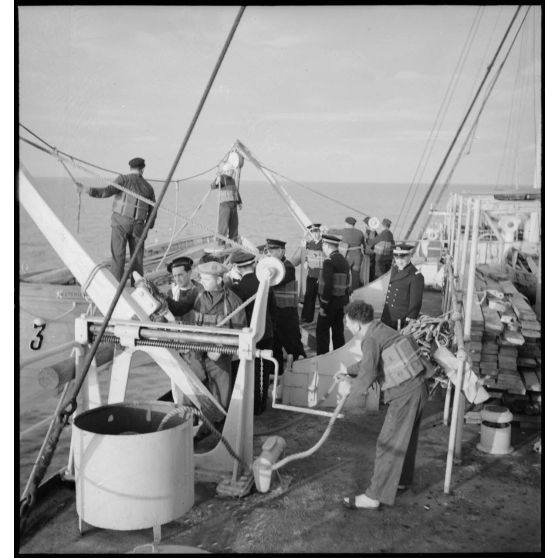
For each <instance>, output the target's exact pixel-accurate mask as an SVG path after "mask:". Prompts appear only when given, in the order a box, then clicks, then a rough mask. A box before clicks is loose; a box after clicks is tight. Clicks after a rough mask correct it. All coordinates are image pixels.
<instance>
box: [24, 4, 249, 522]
mask: <svg viewBox="0 0 558 558" xmlns="http://www.w3.org/2000/svg"><path fill="white" fill-rule="evenodd" d="M244 10H245V6H241V8H240V10H239V12H238V14H237V16H236V18H235V21H234V23H233V26H232V29H231V31H230V32H229V35H228V37H227V40H226V42H225V45H224V46H223V48H222V50H221V54H220V55H219V59H218V61H217V64H216V65H215V67H214V69H213V72H212V74H211V77H210V79H209V82H208V84H207V86H206V88H205V91H204V93H203V96H202V99H201V101H200V103H199V104H198V108H197V110H196V113H195V115H194V117H193V119H192V121H191V123H190V126H189V128H188V131H187V132H186V135H185V137H184V140H183V141H182V144H181V145H180V148H179V150H178V153H177V155H176V158H175V160H174V163H173V165H172V167H171V170H170V172H169V176H168V178H167V180H166V181H165V185H164V186H163V190H162V192H161V195H160V197H159V201H158V202H157V204H156V205H155V210H154V211H152V212H151V213H150V215H149V218H148V220H147V223H146V225H145V227H144V229H143V232H142V234H141V237H140V238H139V240H138V243H137V246H136V249H135V250H134V253H133V254H132V257H131V258H130V265H129V267H128V269H126V270H125V271H124V274H123V276H122V278H121V280H120V283H119V285H118V287H117V289H116V292H115V293H114V297H113V299H112V301H111V304H110V306H109V308H108V310H107V313H106V315H105V317H104V319H103V323H102V324H101V330H100V334H99V336H98V337H97V339H95V342H94V343H93V346H92V347H91V349H90V350H89V351H88V353H87V355H86V356H85V359H84V363H83V368H82V372H81V375H80V376H79V378H77V379H76V382H75V387H74V390H73V392H72V395H71V397H70V401H69V403H68V404H67V405H66V407H65V408H64V409H63V410H62V409H60V410H59V412H58V413H57V414H56V416H55V417H54V418H53V420H52V422H51V424H50V427H49V431H48V433H47V436H46V438H45V441H44V445H43V447H44V450H43V451H41V452H40V455H39V457H40V459H41V467H40V469H37V470H34V471H33V472H32V473H31V476H30V478H29V482H28V484H29V485H30V487H31V489H30V493H29V497H28V498H27V505H25V506H23V507H21V508H20V530H23V528H24V526H25V524H26V520H27V517H28V514H29V511H30V508H31V504H32V502H33V500H34V497H35V493H36V489H37V487H38V485H39V483H40V482H41V480H42V479H43V477H44V475H45V473H46V470H47V468H48V466H49V465H50V462H51V461H52V456H53V454H54V451H55V449H56V446H57V444H58V440H59V439H60V435H61V434H62V430H63V429H64V426H66V424H67V423H68V420H69V418H70V416H71V415H72V414H73V413H74V412H75V410H76V407H77V401H76V397H77V394H78V393H79V390H80V389H81V386H82V385H83V382H84V381H85V378H86V375H87V372H88V371H89V368H90V366H91V363H92V362H93V359H94V357H95V353H96V351H97V349H98V348H99V345H100V343H101V338H102V334H103V333H104V331H105V330H106V328H107V325H108V323H109V321H110V319H111V317H112V313H113V312H114V309H115V308H116V305H117V303H118V300H119V299H120V295H121V294H122V291H123V290H124V286H125V285H126V281H127V280H128V277H129V276H130V274H131V272H132V268H133V267H134V264H135V262H136V260H137V259H138V256H139V253H140V250H142V249H143V245H144V242H145V239H146V238H147V234H148V232H149V229H150V228H151V226H152V225H153V223H154V221H155V216H156V213H157V209H158V208H159V206H160V205H161V202H162V201H163V198H164V196H165V193H166V191H167V189H168V186H169V184H170V181H171V180H172V175H173V174H174V171H175V170H176V167H177V166H178V163H179V161H180V158H181V157H182V153H183V152H184V149H185V148H186V145H187V143H188V140H189V139H190V136H191V135H192V132H193V130H194V127H195V125H196V122H197V120H198V118H199V115H200V114H201V111H202V108H203V106H204V104H205V101H206V99H207V97H208V95H209V92H210V90H211V87H212V85H213V82H214V81H215V78H216V76H217V72H218V70H219V68H220V66H221V63H222V61H223V59H224V57H225V54H226V52H227V50H228V47H229V45H230V43H231V41H232V38H233V36H234V33H235V31H236V28H237V27H238V24H239V23H240V18H241V17H242V14H243V13H244Z"/></svg>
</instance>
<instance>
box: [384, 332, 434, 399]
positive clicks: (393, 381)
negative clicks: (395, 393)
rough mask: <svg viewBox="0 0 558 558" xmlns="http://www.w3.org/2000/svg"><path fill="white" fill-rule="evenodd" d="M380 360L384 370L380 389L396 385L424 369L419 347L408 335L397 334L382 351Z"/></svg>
mask: <svg viewBox="0 0 558 558" xmlns="http://www.w3.org/2000/svg"><path fill="white" fill-rule="evenodd" d="M380 360H381V364H382V367H383V370H384V382H383V384H382V385H381V389H382V391H384V390H386V389H389V388H392V387H395V386H398V385H399V384H402V383H403V382H405V381H407V380H410V379H411V378H414V377H415V376H417V375H418V374H420V373H421V372H422V371H423V370H424V365H423V363H422V360H421V358H420V355H419V347H418V345H417V343H416V341H415V340H414V338H413V337H411V336H410V335H398V336H397V337H396V339H395V341H394V342H393V343H391V344H390V345H388V346H387V347H386V348H385V349H384V350H383V351H382V354H381V357H380Z"/></svg>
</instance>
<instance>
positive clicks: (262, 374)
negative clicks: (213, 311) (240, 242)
mask: <svg viewBox="0 0 558 558" xmlns="http://www.w3.org/2000/svg"><path fill="white" fill-rule="evenodd" d="M230 263H231V264H232V265H233V269H234V271H235V275H238V276H239V277H240V281H238V282H237V283H233V286H232V287H231V290H232V291H233V292H234V293H235V294H236V295H237V296H238V297H239V298H240V300H242V302H245V301H246V300H248V299H249V298H250V297H252V296H253V295H255V294H256V293H257V292H258V287H259V286H260V282H259V280H258V278H257V277H256V256H254V254H250V253H249V252H244V251H242V250H240V251H238V252H235V253H234V254H233V255H232V256H231V259H230ZM273 305H274V298H273V292H272V290H271V289H270V290H269V294H268V297H267V308H266V314H265V330H264V334H263V337H262V338H261V339H260V340H259V341H258V342H257V343H256V348H257V349H271V350H273V326H272V323H271V314H272V312H273ZM253 311H254V302H251V303H250V304H249V305H248V306H246V321H247V323H248V325H250V322H251V320H252V312H253ZM233 367H234V363H233ZM271 374H273V364H272V363H271V362H270V361H269V360H265V359H259V358H256V359H255V360H254V414H255V415H260V414H261V413H263V412H264V411H265V409H266V406H267V391H268V389H269V376H270V375H271Z"/></svg>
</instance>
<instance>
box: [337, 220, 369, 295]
mask: <svg viewBox="0 0 558 558" xmlns="http://www.w3.org/2000/svg"><path fill="white" fill-rule="evenodd" d="M345 223H347V225H348V226H347V227H345V228H344V229H343V233H342V235H341V242H344V243H345V244H346V245H347V252H346V255H345V258H346V260H347V262H348V263H349V266H350V268H351V291H354V290H355V289H358V288H359V287H360V266H361V265H362V257H363V250H364V233H363V232H362V231H361V230H360V229H355V224H356V219H355V218H354V217H347V218H346V219H345ZM340 252H341V253H343V250H341V249H340Z"/></svg>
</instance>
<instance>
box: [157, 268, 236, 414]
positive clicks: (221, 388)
mask: <svg viewBox="0 0 558 558" xmlns="http://www.w3.org/2000/svg"><path fill="white" fill-rule="evenodd" d="M197 271H198V273H199V278H200V279H199V280H200V284H201V286H202V288H201V289H199V290H198V292H197V294H196V296H195V297H194V298H193V299H192V298H188V299H187V300H183V301H175V300H173V299H172V298H170V297H167V303H168V305H169V310H170V311H171V312H172V313H173V314H174V316H183V315H184V314H186V313H187V312H190V311H191V310H192V311H193V312H194V322H195V324H196V325H201V326H213V327H215V326H217V325H218V324H219V322H221V321H222V320H223V318H224V317H225V316H228V315H229V314H230V313H231V312H233V310H235V309H236V308H238V307H239V306H240V305H241V304H242V301H241V300H240V298H238V296H237V295H236V294H235V293H233V292H232V291H231V290H230V289H227V288H226V287H225V286H224V284H223V275H224V274H225V273H226V272H227V268H226V267H225V266H224V265H223V264H222V263H219V262H206V263H202V264H199V265H198V267H197ZM245 326H246V314H245V313H244V312H238V313H237V314H235V315H234V316H233V317H232V318H231V319H230V320H228V321H227V322H226V323H225V324H223V325H222V326H221V327H228V328H235V329H241V328H243V327H245ZM192 355H193V356H194V360H195V361H197V362H194V364H193V365H192V366H191V367H192V369H193V370H194V372H195V373H196V375H197V376H198V377H199V378H200V379H201V380H202V381H204V382H206V383H207V384H208V386H209V389H210V391H211V393H212V394H213V396H214V397H215V398H216V399H217V401H219V403H220V404H221V405H222V407H223V408H224V409H227V407H228V405H229V401H230V398H231V394H232V383H231V356H230V355H224V354H221V353H215V352H204V351H203V352H202V351H195V352H194V351H192Z"/></svg>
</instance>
